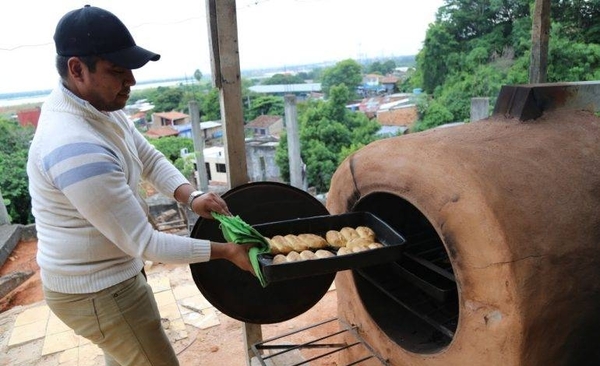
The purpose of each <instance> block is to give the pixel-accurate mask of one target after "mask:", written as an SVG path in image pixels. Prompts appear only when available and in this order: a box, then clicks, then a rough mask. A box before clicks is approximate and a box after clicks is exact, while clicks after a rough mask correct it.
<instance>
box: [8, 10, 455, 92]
mask: <svg viewBox="0 0 600 366" xmlns="http://www.w3.org/2000/svg"><path fill="white" fill-rule="evenodd" d="M443 2H444V0H419V1H408V0H236V7H237V23H238V40H239V52H240V56H239V57H240V68H241V69H242V71H243V70H250V69H260V68H268V67H281V68H282V70H284V69H285V68H292V67H293V66H296V65H302V64H308V63H319V62H337V61H341V60H345V59H349V58H350V59H355V60H360V59H362V58H366V57H381V58H384V59H386V58H388V57H391V56H402V55H414V54H416V53H417V52H418V51H419V50H420V49H421V48H422V45H423V40H424V39H425V33H426V31H427V28H428V26H429V24H430V23H433V22H434V21H435V14H436V12H437V10H438V8H439V7H440V6H442V5H443ZM85 4H91V5H93V6H98V7H101V8H104V9H106V10H108V11H110V12H112V13H114V14H115V15H116V16H117V17H119V18H120V19H121V20H122V21H123V23H125V25H126V26H127V27H128V28H129V31H130V32H131V34H132V35H133V37H134V39H135V41H136V43H137V44H138V45H140V46H142V47H144V48H146V49H149V50H151V51H153V52H156V53H159V54H161V59H160V60H159V61H157V62H149V63H148V64H147V65H145V66H144V67H142V68H141V69H137V70H134V76H135V77H136V79H137V80H138V81H148V80H156V79H162V78H172V77H190V78H192V77H193V74H194V71H195V70H197V69H199V70H200V71H201V72H202V74H204V75H208V74H210V72H211V71H210V70H211V66H210V53H209V43H208V42H209V39H208V34H207V30H208V26H207V20H206V3H205V0H168V1H147V0H96V1H93V2H92V1H89V0H61V1H48V0H3V1H2V2H1V4H0V14H2V17H1V20H0V94H2V93H11V92H22V91H35V90H46V89H51V88H53V87H54V86H55V85H56V83H57V81H58V76H57V73H56V69H55V67H54V57H55V54H56V52H55V48H54V41H53V39H52V37H53V35H54V30H55V27H56V24H57V22H58V20H59V19H60V18H61V17H62V16H63V15H64V14H65V13H66V12H68V11H70V10H73V9H77V8H80V7H82V6H83V5H85Z"/></svg>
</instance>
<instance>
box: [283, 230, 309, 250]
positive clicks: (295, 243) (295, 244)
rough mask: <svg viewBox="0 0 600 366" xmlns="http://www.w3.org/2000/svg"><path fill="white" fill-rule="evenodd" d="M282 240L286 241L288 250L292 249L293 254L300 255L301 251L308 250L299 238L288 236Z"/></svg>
mask: <svg viewBox="0 0 600 366" xmlns="http://www.w3.org/2000/svg"><path fill="white" fill-rule="evenodd" d="M284 238H285V240H287V243H288V245H289V246H290V248H292V249H293V250H294V251H295V252H298V253H300V252H301V251H303V250H306V249H308V245H307V244H306V243H304V242H303V241H302V240H300V238H298V237H297V236H296V235H292V234H288V235H286V236H284Z"/></svg>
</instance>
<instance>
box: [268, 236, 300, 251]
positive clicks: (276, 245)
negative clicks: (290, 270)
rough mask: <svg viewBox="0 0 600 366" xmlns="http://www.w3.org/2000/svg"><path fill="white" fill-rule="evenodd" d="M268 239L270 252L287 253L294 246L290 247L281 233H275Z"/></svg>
mask: <svg viewBox="0 0 600 366" xmlns="http://www.w3.org/2000/svg"><path fill="white" fill-rule="evenodd" d="M267 241H269V245H270V247H271V254H288V253H289V252H291V251H292V250H294V248H292V247H291V246H290V245H289V243H288V241H287V240H286V239H285V238H284V237H283V236H281V235H275V236H274V237H272V238H271V239H270V240H269V239H267Z"/></svg>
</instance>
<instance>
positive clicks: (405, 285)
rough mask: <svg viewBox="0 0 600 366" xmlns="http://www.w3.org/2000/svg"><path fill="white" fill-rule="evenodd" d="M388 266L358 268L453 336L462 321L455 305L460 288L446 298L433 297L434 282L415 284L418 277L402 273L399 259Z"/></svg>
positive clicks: (443, 333) (400, 302)
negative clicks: (459, 321)
mask: <svg viewBox="0 0 600 366" xmlns="http://www.w3.org/2000/svg"><path fill="white" fill-rule="evenodd" d="M385 266H386V268H387V270H382V269H381V267H379V269H378V270H372V269H365V270H358V272H359V273H360V275H361V276H362V277H363V278H364V279H365V280H367V281H368V282H369V283H371V284H372V285H373V286H375V287H376V288H378V289H379V290H380V291H381V292H382V293H384V294H385V295H386V296H387V297H388V298H389V299H391V300H393V301H394V302H395V303H397V304H398V305H400V306H402V307H403V308H405V309H406V310H407V311H409V312H410V313H412V314H413V315H415V316H416V317H418V318H420V319H421V320H423V321H424V322H425V323H427V324H428V325H429V326H430V327H432V328H433V329H435V330H436V331H438V332H439V333H440V335H441V336H442V337H446V338H447V339H449V340H450V339H452V338H453V337H454V331H455V330H456V326H457V322H458V315H457V314H458V313H457V311H456V309H454V308H453V306H454V305H455V303H456V302H455V301H453V300H454V298H453V297H454V296H456V292H455V291H454V292H453V293H448V294H445V295H447V296H446V297H445V298H444V300H446V301H443V302H439V301H432V300H431V299H432V296H431V294H430V293H427V291H426V290H427V289H428V288H431V286H432V284H431V283H425V284H424V285H423V287H420V286H417V285H415V283H414V281H415V278H416V277H415V278H407V277H403V278H401V277H399V276H398V274H399V273H402V272H403V271H404V269H403V267H402V266H401V265H400V264H399V263H393V264H387V265H385Z"/></svg>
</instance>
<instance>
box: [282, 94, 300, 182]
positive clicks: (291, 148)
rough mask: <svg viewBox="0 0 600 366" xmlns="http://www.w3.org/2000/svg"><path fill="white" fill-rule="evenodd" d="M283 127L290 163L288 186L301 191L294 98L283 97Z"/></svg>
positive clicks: (298, 143)
mask: <svg viewBox="0 0 600 366" xmlns="http://www.w3.org/2000/svg"><path fill="white" fill-rule="evenodd" d="M284 99H285V127H286V131H287V139H288V158H289V162H290V185H292V186H294V187H296V188H299V189H303V186H304V184H303V181H302V158H301V157H300V134H299V132H298V110H297V109H296V96H295V95H292V94H288V95H286V96H285V98H284Z"/></svg>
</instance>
